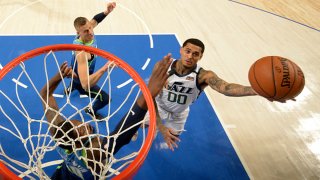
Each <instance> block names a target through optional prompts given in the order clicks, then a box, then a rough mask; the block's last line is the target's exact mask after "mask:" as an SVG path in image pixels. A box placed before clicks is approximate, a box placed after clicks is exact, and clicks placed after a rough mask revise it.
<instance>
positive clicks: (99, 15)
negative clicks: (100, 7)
mask: <svg viewBox="0 0 320 180" xmlns="http://www.w3.org/2000/svg"><path fill="white" fill-rule="evenodd" d="M106 17H107V15H105V14H104V13H103V12H101V13H99V14H96V15H95V16H94V17H93V19H94V20H96V21H97V23H98V24H99V23H100V22H101V21H103V20H104V18H106Z"/></svg>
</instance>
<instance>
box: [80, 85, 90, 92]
mask: <svg viewBox="0 0 320 180" xmlns="http://www.w3.org/2000/svg"><path fill="white" fill-rule="evenodd" d="M81 86H82V89H84V90H85V91H88V90H89V88H90V87H89V85H88V84H87V83H81Z"/></svg>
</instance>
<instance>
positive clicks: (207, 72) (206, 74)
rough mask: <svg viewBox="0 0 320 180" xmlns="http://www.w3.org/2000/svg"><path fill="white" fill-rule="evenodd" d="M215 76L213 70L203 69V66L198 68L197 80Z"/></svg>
mask: <svg viewBox="0 0 320 180" xmlns="http://www.w3.org/2000/svg"><path fill="white" fill-rule="evenodd" d="M215 76H217V75H216V73H214V72H213V71H211V70H205V69H203V68H201V69H200V70H199V75H198V79H199V80H202V81H205V80H206V79H208V78H212V77H215Z"/></svg>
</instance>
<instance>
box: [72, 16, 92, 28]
mask: <svg viewBox="0 0 320 180" xmlns="http://www.w3.org/2000/svg"><path fill="white" fill-rule="evenodd" d="M88 21H89V20H88V19H87V18H85V17H77V18H76V19H75V20H74V22H73V26H74V28H76V29H78V28H79V27H80V26H83V25H85V24H86V23H87V22H88Z"/></svg>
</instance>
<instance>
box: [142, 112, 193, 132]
mask: <svg viewBox="0 0 320 180" xmlns="http://www.w3.org/2000/svg"><path fill="white" fill-rule="evenodd" d="M158 111H159V115H160V118H161V120H162V122H163V125H165V126H166V127H168V128H172V129H173V130H175V131H176V132H175V134H176V135H180V134H181V133H182V132H183V131H185V129H184V125H185V124H186V121H187V118H188V115H189V108H187V109H186V110H184V111H182V112H179V113H173V112H168V111H166V110H164V109H163V108H161V107H160V106H158ZM149 120H150V115H149V113H147V114H146V116H145V122H146V124H149Z"/></svg>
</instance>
